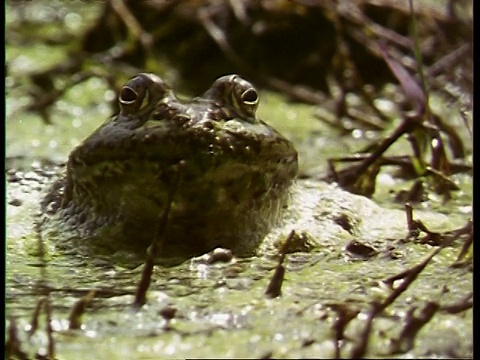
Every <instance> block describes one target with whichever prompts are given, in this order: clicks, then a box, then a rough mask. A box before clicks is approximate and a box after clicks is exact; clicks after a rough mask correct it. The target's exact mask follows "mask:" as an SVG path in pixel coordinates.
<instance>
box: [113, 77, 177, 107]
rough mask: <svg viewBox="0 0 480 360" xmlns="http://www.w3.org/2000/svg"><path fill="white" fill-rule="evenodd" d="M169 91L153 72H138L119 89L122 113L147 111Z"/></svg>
mask: <svg viewBox="0 0 480 360" xmlns="http://www.w3.org/2000/svg"><path fill="white" fill-rule="evenodd" d="M168 92H169V87H168V86H167V85H166V84H165V82H164V81H163V80H162V79H161V78H160V77H158V76H156V75H154V74H143V73H142V74H138V75H137V76H135V77H134V78H133V79H130V80H129V81H128V82H127V83H126V84H125V86H124V87H123V88H122V90H121V91H120V95H119V97H118V102H119V103H120V108H121V113H122V115H128V114H133V113H137V112H139V111H142V113H143V112H148V111H150V110H152V109H153V107H154V106H155V104H156V102H157V101H159V100H160V99H162V98H164V97H165V96H166V95H167V94H168Z"/></svg>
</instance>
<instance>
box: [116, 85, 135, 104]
mask: <svg viewBox="0 0 480 360" xmlns="http://www.w3.org/2000/svg"><path fill="white" fill-rule="evenodd" d="M137 98H138V94H137V93H136V92H135V91H134V90H133V89H131V88H129V87H128V86H124V87H123V89H122V91H121V92H120V102H121V103H122V104H124V105H128V104H131V103H133V102H134V101H135V100H137Z"/></svg>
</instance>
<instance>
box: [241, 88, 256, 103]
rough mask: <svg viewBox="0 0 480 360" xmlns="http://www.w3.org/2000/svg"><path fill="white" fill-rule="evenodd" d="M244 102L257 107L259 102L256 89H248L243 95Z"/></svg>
mask: <svg viewBox="0 0 480 360" xmlns="http://www.w3.org/2000/svg"><path fill="white" fill-rule="evenodd" d="M241 98H242V100H243V102H244V103H245V104H247V105H256V104H257V102H258V94H257V91H256V90H255V89H248V90H245V91H244V92H243V93H242V96H241Z"/></svg>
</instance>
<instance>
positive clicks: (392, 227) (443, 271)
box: [6, 12, 473, 359]
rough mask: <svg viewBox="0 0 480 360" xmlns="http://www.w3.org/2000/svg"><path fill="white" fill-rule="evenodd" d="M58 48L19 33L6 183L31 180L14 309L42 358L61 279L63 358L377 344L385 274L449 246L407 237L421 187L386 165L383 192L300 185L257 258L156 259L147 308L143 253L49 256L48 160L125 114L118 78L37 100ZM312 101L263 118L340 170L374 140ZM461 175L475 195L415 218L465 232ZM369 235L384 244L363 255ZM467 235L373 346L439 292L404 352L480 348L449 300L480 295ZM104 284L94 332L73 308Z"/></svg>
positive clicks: (19, 198)
mask: <svg viewBox="0 0 480 360" xmlns="http://www.w3.org/2000/svg"><path fill="white" fill-rule="evenodd" d="M75 14H76V13H75V12H72V15H69V18H70V19H71V21H72V22H71V23H70V24H71V26H76V25H75V24H76V22H75V21H77V20H78V18H77V17H76V15H75ZM10 16H14V15H13V13H10ZM76 19H77V20H76ZM7 23H8V21H7ZM72 24H73V25H72ZM49 50H50V49H38V48H36V47H34V46H27V47H22V46H20V45H19V44H16V45H8V44H7V61H8V63H9V75H8V76H7V79H6V83H7V91H8V94H7V119H6V130H7V131H6V142H7V148H6V152H7V179H10V180H12V179H13V178H15V176H16V175H18V179H16V180H14V181H10V182H8V183H7V203H8V205H7V229H6V230H7V245H6V249H7V257H6V261H7V265H6V315H7V327H8V326H10V325H12V321H14V322H15V325H16V328H17V336H18V338H19V341H20V344H21V348H22V350H23V351H24V352H25V353H27V354H29V356H30V357H32V356H34V354H35V353H39V354H45V353H46V352H47V347H48V337H47V332H46V331H45V329H46V320H45V315H44V314H43V313H42V314H41V316H40V317H39V328H38V330H37V331H36V332H35V333H34V334H33V335H32V336H31V337H30V336H29V335H28V333H29V330H30V329H31V324H32V317H33V314H34V310H35V308H36V306H37V304H38V302H39V300H40V299H42V298H44V296H45V286H48V288H49V289H50V291H49V292H50V295H49V300H50V304H51V311H52V323H51V325H52V328H53V337H54V343H55V353H56V357H57V358H59V359H78V358H79V357H81V358H87V357H89V356H94V357H96V358H100V357H103V358H108V359H157V358H182V357H190V358H193V357H195V358H199V357H225V358H226V357H237V358H240V357H243V358H247V357H248V358H267V357H275V358H326V357H335V356H336V355H339V354H340V355H341V356H342V357H348V356H350V354H351V352H352V350H353V349H354V347H355V346H356V345H357V344H359V343H361V342H362V341H363V340H362V338H361V334H362V332H363V330H364V329H365V326H366V324H367V322H368V314H369V311H370V310H371V308H372V303H374V302H380V301H383V300H385V299H386V298H387V297H388V296H389V295H390V294H391V293H392V291H393V290H392V289H391V288H389V287H388V286H387V285H386V284H385V282H384V281H383V280H386V279H388V278H389V277H391V276H394V275H396V274H399V273H401V272H402V271H405V270H407V269H410V268H412V267H413V266H415V265H418V264H419V263H420V262H422V261H423V260H424V259H425V258H426V257H428V256H429V255H430V254H432V252H433V251H435V249H436V248H435V247H433V246H430V245H427V244H419V243H412V242H405V241H403V239H404V238H405V236H406V234H407V225H406V220H405V214H404V211H403V209H402V207H400V206H397V205H392V203H391V198H392V195H391V194H390V191H391V190H393V189H395V190H396V189H398V187H405V188H407V186H406V185H405V184H404V183H401V184H400V183H396V182H395V180H394V178H393V177H391V176H390V175H389V174H385V175H384V176H383V177H382V178H381V179H383V181H384V183H383V184H382V186H381V187H380V188H381V189H380V190H379V192H378V194H376V195H375V201H376V202H374V201H372V200H369V199H366V198H363V197H361V196H356V195H351V194H348V193H346V192H344V191H342V190H340V189H339V188H338V187H337V186H335V185H334V184H333V185H328V184H325V183H322V182H320V181H317V180H313V179H303V180H299V181H298V183H297V184H296V186H295V188H294V189H293V191H292V200H291V204H290V208H289V210H288V211H287V213H286V217H285V222H284V225H283V226H281V227H279V228H277V229H274V230H273V231H272V233H271V234H270V235H269V236H267V238H266V240H265V242H264V244H263V245H262V247H261V249H260V251H259V254H258V256H255V257H251V258H243V259H240V258H233V260H232V261H229V262H227V263H214V264H206V263H205V262H202V261H201V260H199V259H191V260H187V261H184V262H182V263H180V264H177V265H174V266H156V267H155V268H154V272H153V277H152V284H151V287H150V291H149V292H148V302H147V304H146V305H145V306H144V307H143V308H142V309H141V310H138V311H134V310H132V308H131V304H132V302H133V299H134V295H135V291H136V287H137V283H138V281H139V279H140V277H141V272H142V264H141V262H139V263H138V262H136V261H138V259H132V262H131V266H124V265H125V264H124V262H125V259H126V258H127V259H128V254H122V255H121V256H123V257H122V259H123V260H124V262H123V263H122V262H119V261H116V260H115V257H111V258H108V257H107V258H105V257H102V258H100V257H87V256H82V255H79V254H65V253H62V252H59V251H58V250H57V249H56V248H55V243H54V242H51V241H49V239H43V240H44V242H43V245H44V246H45V249H44V250H45V260H46V265H47V266H43V263H42V261H41V259H40V257H39V248H38V245H39V242H38V236H37V234H36V232H35V230H34V218H35V215H36V214H37V213H38V211H39V201H40V199H41V194H42V192H43V191H44V190H45V187H46V185H47V183H48V182H49V181H50V180H49V179H48V176H47V177H46V176H45V172H46V171H47V172H48V164H45V163H46V160H49V161H50V162H54V163H59V162H62V161H64V160H65V159H66V158H67V156H68V153H69V152H70V151H71V149H72V148H73V147H74V146H76V145H77V144H78V143H79V142H80V141H81V140H82V139H83V138H85V137H86V136H87V135H88V134H90V133H91V132H92V131H93V130H94V129H95V128H96V127H98V126H99V125H100V124H101V123H102V122H104V121H105V120H106V119H107V118H108V117H109V116H110V115H111V113H110V111H111V110H110V107H109V106H108V102H109V101H110V100H111V99H112V96H114V94H112V93H111V92H109V91H108V90H107V86H106V84H105V83H104V82H103V81H101V80H99V79H96V78H92V79H91V80H89V81H87V82H85V83H83V84H81V85H78V86H75V87H74V88H72V89H71V90H70V91H69V92H67V93H66V94H65V96H63V97H62V99H61V101H59V102H57V103H56V104H55V105H54V107H53V109H52V113H51V120H52V122H53V125H46V124H44V122H43V121H42V119H41V118H40V117H39V116H38V115H36V114H34V113H29V112H27V111H25V110H24V109H23V107H24V106H25V105H26V104H27V103H28V101H29V97H28V96H27V94H26V89H27V88H28V86H27V85H26V84H22V83H21V80H19V79H21V74H22V73H23V72H25V71H31V70H32V69H33V68H35V66H34V65H32V64H36V61H38V59H39V58H43V57H45V58H48V59H49V60H47V62H49V61H51V62H52V63H54V62H56V61H59V59H61V58H62V54H63V52H62V51H59V52H50V51H49ZM47 55H48V56H50V57H48V56H47ZM312 110H313V109H312V107H311V106H306V105H298V104H297V105H295V104H290V103H287V102H286V100H285V99H284V98H283V97H282V96H279V95H276V94H272V93H268V92H265V91H264V92H262V93H261V105H260V109H259V113H260V117H261V118H263V119H264V120H266V121H267V122H269V123H270V124H272V125H273V126H274V127H276V128H277V129H278V130H280V132H282V133H284V134H285V135H287V136H288V137H289V138H291V139H292V141H294V142H295V144H296V146H297V148H298V150H299V153H300V162H301V163H300V166H301V172H303V173H310V172H311V171H312V169H315V168H318V169H322V168H325V166H326V163H325V159H326V158H328V157H329V156H332V155H338V154H347V153H348V150H349V149H355V148H358V147H360V145H359V144H360V142H354V141H353V140H352V139H347V138H346V137H339V136H336V134H335V133H333V132H332V130H331V129H330V128H328V127H327V126H326V125H324V124H322V123H321V122H319V121H318V120H316V119H315V118H314V116H313V111H312ZM20 171H21V173H20ZM20 175H21V176H20ZM456 180H458V183H459V185H460V188H461V190H460V191H458V192H455V194H454V199H452V200H451V201H450V202H449V203H448V204H447V205H442V204H441V201H440V199H435V198H431V199H430V200H429V201H428V202H426V203H424V205H423V206H421V208H420V206H419V208H418V209H415V210H414V216H415V217H416V218H417V217H418V218H419V219H421V220H422V221H423V222H424V223H425V224H426V225H427V226H428V227H429V228H431V230H434V231H447V230H453V229H457V228H460V227H462V226H463V225H465V223H466V222H467V221H468V219H469V218H470V217H471V206H470V204H471V199H472V190H471V188H472V180H471V178H468V177H458V179H456ZM378 203H381V204H382V206H383V207H381V206H380V205H378ZM395 207H397V208H396V209H395ZM291 230H295V231H296V233H297V235H298V239H297V240H298V248H297V251H296V252H293V253H290V254H287V255H286V260H285V263H284V266H285V269H286V275H285V280H284V283H283V287H282V295H281V296H279V297H277V298H273V299H271V298H268V297H266V296H265V291H266V289H267V285H268V283H269V280H270V278H271V276H272V274H273V272H274V270H275V266H276V265H277V260H278V251H279V247H280V246H281V244H282V243H283V241H285V239H286V237H287V236H288V234H289V233H290V231H291ZM354 242H357V243H361V244H364V245H365V246H366V247H367V249H369V251H367V253H364V252H357V251H355V249H357V248H355V247H352V246H351V244H352V243H354ZM461 246H462V243H460V242H459V241H457V242H454V243H453V244H452V245H451V246H448V247H446V248H444V249H443V250H442V251H441V252H440V253H439V254H438V255H436V256H435V257H433V259H432V260H431V261H430V263H429V264H428V265H427V266H426V268H425V270H423V271H422V272H421V273H420V274H419V276H418V278H417V279H416V280H415V282H414V283H413V284H412V285H411V286H410V288H408V289H407V291H405V293H403V294H402V295H400V297H399V298H398V299H397V300H396V301H395V302H394V303H393V304H392V305H391V306H389V307H388V308H387V309H386V310H385V311H384V312H382V313H381V315H380V316H378V317H376V318H375V320H374V322H373V325H372V331H371V336H370V338H369V347H368V352H367V353H366V355H367V356H368V357H384V356H389V357H390V356H392V354H391V352H392V346H393V345H392V344H394V343H395V339H400V338H401V339H405V337H402V331H405V329H407V330H408V329H409V328H407V324H411V320H412V318H413V319H415V318H418V319H421V318H422V316H425V313H426V311H427V310H426V309H428V307H429V305H431V304H432V303H435V304H439V308H438V310H437V312H436V314H435V316H433V317H432V319H431V320H430V321H428V322H426V324H425V325H424V326H423V327H421V328H420V329H419V332H418V334H417V336H416V337H415V339H414V346H413V348H412V349H410V347H408V346H407V345H405V344H404V346H405V348H408V350H405V351H399V352H398V353H397V354H393V356H397V357H433V356H435V357H437V356H438V357H471V356H472V355H473V332H472V324H473V312H472V309H468V310H466V311H460V312H458V313H452V312H451V311H449V307H448V306H449V305H452V304H457V303H459V302H461V301H462V300H463V299H465V298H468V295H469V294H470V293H471V292H472V291H473V283H472V270H471V268H470V267H457V268H453V267H451V265H452V264H453V263H454V262H455V260H456V258H457V255H458V253H459V251H460V248H461ZM402 281H403V280H398V281H397V282H395V285H396V286H399V285H398V283H401V282H402ZM91 291H94V293H93V294H92V295H93V297H92V300H91V301H90V303H89V304H88V306H87V308H86V312H85V314H84V315H83V317H82V325H81V327H80V329H77V330H69V321H68V319H69V314H70V312H71V309H72V307H73V306H74V304H75V303H76V302H77V301H78V300H79V299H80V298H82V296H85V295H86V294H87V293H89V292H91ZM346 313H349V314H353V315H352V320H351V321H350V322H349V323H348V325H347V326H346V328H345V329H344V332H343V336H342V338H341V339H338V338H337V341H336V340H335V339H336V329H338V326H339V325H338V324H339V323H340V322H341V321H340V320H339V319H341V318H342V316H347V315H346ZM419 322H420V320H419ZM409 331H411V332H412V333H413V332H414V331H415V330H414V329H413V328H412V329H410V330H409ZM402 341H406V340H402Z"/></svg>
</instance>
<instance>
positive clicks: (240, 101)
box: [232, 77, 258, 119]
mask: <svg viewBox="0 0 480 360" xmlns="http://www.w3.org/2000/svg"><path fill="white" fill-rule="evenodd" d="M235 80H236V86H234V89H233V94H232V96H233V104H234V106H235V108H236V111H237V112H238V115H240V116H242V115H245V117H246V118H248V119H254V118H255V111H256V110H257V105H258V93H257V91H256V90H255V89H254V88H253V87H252V85H250V84H249V83H247V82H246V81H245V80H243V79H241V78H239V77H237V78H236V79H235Z"/></svg>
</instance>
